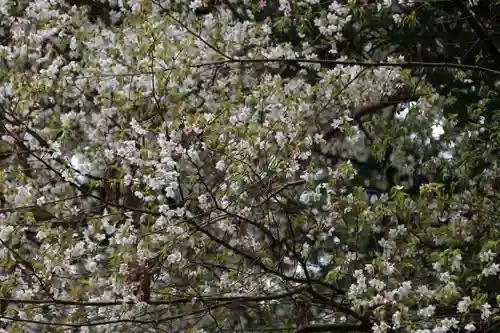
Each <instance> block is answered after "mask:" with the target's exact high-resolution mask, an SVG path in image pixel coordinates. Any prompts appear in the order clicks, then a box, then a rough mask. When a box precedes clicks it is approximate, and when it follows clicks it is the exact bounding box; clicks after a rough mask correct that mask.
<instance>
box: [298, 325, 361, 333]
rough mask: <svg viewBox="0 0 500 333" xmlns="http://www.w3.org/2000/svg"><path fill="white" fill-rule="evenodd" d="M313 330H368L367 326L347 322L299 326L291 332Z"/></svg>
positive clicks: (309, 332) (309, 331)
mask: <svg viewBox="0 0 500 333" xmlns="http://www.w3.org/2000/svg"><path fill="white" fill-rule="evenodd" d="M315 332H339V333H347V332H368V330H367V328H366V327H365V326H363V325H349V324H318V325H309V326H304V327H301V328H299V329H297V330H295V331H294V332H293V333H315Z"/></svg>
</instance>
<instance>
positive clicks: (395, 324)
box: [392, 311, 401, 329]
mask: <svg viewBox="0 0 500 333" xmlns="http://www.w3.org/2000/svg"><path fill="white" fill-rule="evenodd" d="M400 326H401V312H399V311H396V312H395V313H394V314H393V315H392V328H394V329H398V328H399V327H400Z"/></svg>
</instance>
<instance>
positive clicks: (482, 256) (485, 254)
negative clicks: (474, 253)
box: [479, 250, 496, 262]
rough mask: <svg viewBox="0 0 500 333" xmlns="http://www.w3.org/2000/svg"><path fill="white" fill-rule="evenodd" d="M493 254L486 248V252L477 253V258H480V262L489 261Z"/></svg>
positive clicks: (493, 256) (493, 257)
mask: <svg viewBox="0 0 500 333" xmlns="http://www.w3.org/2000/svg"><path fill="white" fill-rule="evenodd" d="M495 256H496V255H495V253H493V252H491V250H488V252H481V253H479V260H481V262H489V261H492V260H493V259H495Z"/></svg>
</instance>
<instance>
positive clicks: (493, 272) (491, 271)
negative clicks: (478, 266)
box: [483, 263, 500, 276]
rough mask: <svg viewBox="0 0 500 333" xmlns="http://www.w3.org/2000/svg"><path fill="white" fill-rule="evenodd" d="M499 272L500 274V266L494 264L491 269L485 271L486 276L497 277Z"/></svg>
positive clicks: (487, 268)
mask: <svg viewBox="0 0 500 333" xmlns="http://www.w3.org/2000/svg"><path fill="white" fill-rule="evenodd" d="M498 272H500V265H499V264H497V263H493V264H491V265H490V266H489V267H486V268H484V269H483V275H484V276H489V275H497V274H498Z"/></svg>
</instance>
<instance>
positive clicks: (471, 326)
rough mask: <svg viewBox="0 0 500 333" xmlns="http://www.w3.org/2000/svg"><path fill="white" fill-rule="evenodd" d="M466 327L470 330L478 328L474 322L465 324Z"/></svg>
mask: <svg viewBox="0 0 500 333" xmlns="http://www.w3.org/2000/svg"><path fill="white" fill-rule="evenodd" d="M464 328H465V330H466V331H469V332H473V331H475V330H476V326H474V324H472V323H469V324H467V325H465V327H464Z"/></svg>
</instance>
